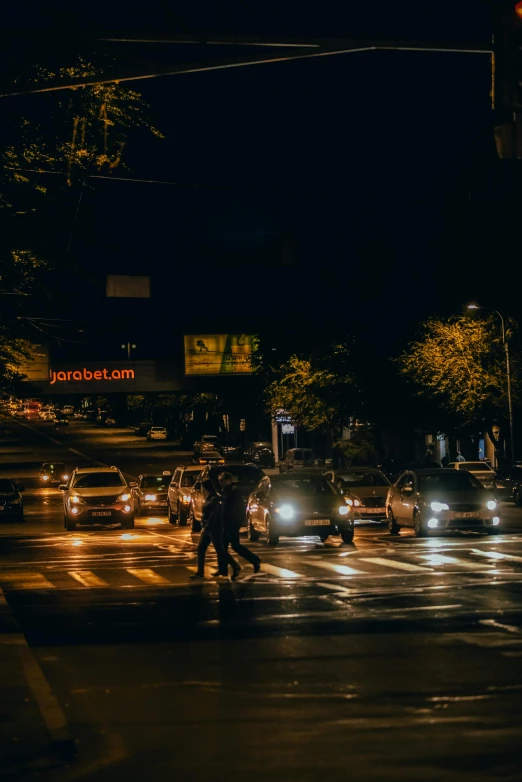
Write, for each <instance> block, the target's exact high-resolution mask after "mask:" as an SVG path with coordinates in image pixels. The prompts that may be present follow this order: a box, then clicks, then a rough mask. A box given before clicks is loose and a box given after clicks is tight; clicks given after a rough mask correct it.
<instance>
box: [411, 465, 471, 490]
mask: <svg viewBox="0 0 522 782" xmlns="http://www.w3.org/2000/svg"><path fill="white" fill-rule="evenodd" d="M419 489H420V491H421V492H433V491H438V490H439V489H440V490H441V491H476V490H478V489H481V490H484V487H483V486H482V484H481V483H480V481H478V480H477V479H476V478H475V477H474V476H473V475H471V474H470V473H467V472H459V471H457V470H456V471H455V472H441V473H438V474H434V475H419Z"/></svg>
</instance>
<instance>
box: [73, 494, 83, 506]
mask: <svg viewBox="0 0 522 782" xmlns="http://www.w3.org/2000/svg"><path fill="white" fill-rule="evenodd" d="M71 502H72V504H73V505H78V503H79V502H81V498H80V497H78V495H77V494H73V496H72V497H71Z"/></svg>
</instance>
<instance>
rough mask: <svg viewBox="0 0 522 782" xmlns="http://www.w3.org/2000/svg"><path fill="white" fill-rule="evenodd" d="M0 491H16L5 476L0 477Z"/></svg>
mask: <svg viewBox="0 0 522 782" xmlns="http://www.w3.org/2000/svg"><path fill="white" fill-rule="evenodd" d="M0 491H2V492H4V491H16V489H15V487H14V486H13V484H12V483H11V481H8V480H7V479H6V478H0Z"/></svg>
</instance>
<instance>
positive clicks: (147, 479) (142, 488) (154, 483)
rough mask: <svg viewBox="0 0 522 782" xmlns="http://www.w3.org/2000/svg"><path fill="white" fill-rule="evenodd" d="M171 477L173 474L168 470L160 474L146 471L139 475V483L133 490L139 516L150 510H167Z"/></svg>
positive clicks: (164, 511)
mask: <svg viewBox="0 0 522 782" xmlns="http://www.w3.org/2000/svg"><path fill="white" fill-rule="evenodd" d="M171 478H172V474H171V473H170V472H169V471H168V470H165V471H164V472H162V473H160V474H158V473H145V474H144V475H140V476H139V477H138V481H137V485H136V486H133V487H132V490H131V493H132V496H133V498H134V502H135V507H136V514H137V515H138V516H141V514H142V513H145V512H149V511H162V512H163V513H166V512H167V505H168V502H167V491H168V488H169V484H170V481H171Z"/></svg>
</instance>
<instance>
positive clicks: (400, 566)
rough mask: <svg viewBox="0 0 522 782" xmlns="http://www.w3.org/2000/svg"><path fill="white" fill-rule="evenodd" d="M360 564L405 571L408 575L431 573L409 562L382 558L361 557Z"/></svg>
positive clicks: (425, 568)
mask: <svg viewBox="0 0 522 782" xmlns="http://www.w3.org/2000/svg"><path fill="white" fill-rule="evenodd" d="M361 561H362V562H371V563H372V564H374V565H381V566H382V567H389V568H393V569H394V570H406V571H408V572H410V573H421V572H422V571H423V570H424V572H426V573H431V572H432V568H429V567H422V566H421V565H411V564H410V563H409V562H398V561H397V560H396V559H384V557H361Z"/></svg>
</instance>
